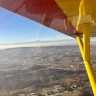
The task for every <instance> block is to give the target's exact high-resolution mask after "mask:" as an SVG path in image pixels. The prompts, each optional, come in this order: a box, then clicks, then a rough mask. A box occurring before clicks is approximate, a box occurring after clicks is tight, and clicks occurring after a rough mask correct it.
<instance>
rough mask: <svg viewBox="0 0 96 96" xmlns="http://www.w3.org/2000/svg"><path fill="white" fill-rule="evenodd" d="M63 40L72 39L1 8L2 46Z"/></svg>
mask: <svg viewBox="0 0 96 96" xmlns="http://www.w3.org/2000/svg"><path fill="white" fill-rule="evenodd" d="M62 39H71V38H70V37H68V36H66V35H64V34H62V33H59V32H57V31H55V30H52V29H49V28H47V27H45V26H43V25H40V24H38V23H36V22H34V21H31V20H29V19H27V18H24V17H22V16H19V15H16V14H14V13H12V12H9V11H7V10H5V9H1V8H0V44H10V43H19V42H30V41H35V40H62Z"/></svg>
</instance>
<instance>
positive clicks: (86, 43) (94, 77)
mask: <svg viewBox="0 0 96 96" xmlns="http://www.w3.org/2000/svg"><path fill="white" fill-rule="evenodd" d="M86 3H87V0H81V3H80V7H79V18H78V22H77V31H79V29H80V25H82V26H83V32H82V33H81V32H80V33H78V36H77V41H78V45H79V48H80V51H81V54H82V58H83V60H84V64H85V68H86V71H87V74H88V77H89V81H90V84H91V87H92V90H93V93H94V96H96V74H95V71H94V69H93V67H92V64H91V62H90V21H89V22H87V23H83V24H81V23H80V20H81V19H82V18H81V17H82V16H84V15H86V16H87V15H88V13H87V10H88V9H87V8H86ZM81 36H82V37H83V38H82V37H81ZM82 39H83V40H82Z"/></svg>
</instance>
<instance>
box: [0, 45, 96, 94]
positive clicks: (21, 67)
mask: <svg viewBox="0 0 96 96" xmlns="http://www.w3.org/2000/svg"><path fill="white" fill-rule="evenodd" d="M95 52H96V45H92V46H91V60H92V63H93V67H94V70H95V69H96V54H95ZM84 94H85V95H84ZM0 96H93V94H92V90H91V87H90V83H89V80H88V77H87V74H86V71H85V68H84V64H83V60H82V57H81V54H80V52H79V48H78V46H77V45H63V46H45V47H44V46H42V47H18V48H8V49H2V50H0Z"/></svg>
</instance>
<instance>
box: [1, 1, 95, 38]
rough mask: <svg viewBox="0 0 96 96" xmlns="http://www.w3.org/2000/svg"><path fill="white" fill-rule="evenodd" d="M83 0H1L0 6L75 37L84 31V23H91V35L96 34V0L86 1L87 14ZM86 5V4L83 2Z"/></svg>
mask: <svg viewBox="0 0 96 96" xmlns="http://www.w3.org/2000/svg"><path fill="white" fill-rule="evenodd" d="M81 1H82V0H0V7H2V8H4V9H7V10H9V11H12V12H14V13H16V14H19V15H22V16H24V17H26V18H29V19H31V20H34V21H36V22H38V23H40V24H43V25H45V26H47V27H49V28H52V29H55V30H57V31H59V32H62V33H64V34H67V35H69V36H72V37H74V36H75V34H76V33H77V31H76V26H79V29H78V32H80V33H82V31H83V29H82V27H83V24H85V23H90V25H91V36H96V16H95V15H96V1H95V0H87V1H86V0H83V1H85V3H86V2H87V3H86V4H85V11H86V12H85V14H82V12H80V9H81V10H83V7H82V6H81V5H82V2H81ZM83 5H84V4H83Z"/></svg>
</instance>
